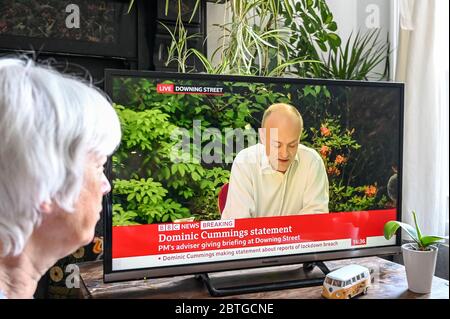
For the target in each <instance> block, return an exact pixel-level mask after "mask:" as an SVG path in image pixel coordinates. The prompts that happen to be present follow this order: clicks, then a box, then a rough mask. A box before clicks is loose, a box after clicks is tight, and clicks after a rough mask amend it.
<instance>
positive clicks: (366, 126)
mask: <svg viewBox="0 0 450 319" xmlns="http://www.w3.org/2000/svg"><path fill="white" fill-rule="evenodd" d="M105 80H106V82H105V85H106V87H105V88H106V92H107V94H108V95H109V96H110V97H111V99H112V101H113V102H114V105H115V108H116V110H117V112H118V114H119V117H120V119H121V123H122V129H123V140H122V143H121V145H120V147H119V149H118V150H117V152H116V153H115V154H114V155H113V156H112V158H111V159H110V161H109V165H108V169H107V171H108V178H109V179H110V180H111V182H112V186H113V189H112V192H111V193H110V194H109V195H108V196H107V198H106V200H105V204H104V212H105V217H104V221H105V246H104V247H105V255H104V280H105V281H106V282H112V281H122V280H132V279H141V278H154V277H164V276H173V275H182V274H203V275H202V276H203V277H202V278H204V279H205V278H206V279H208V277H207V274H208V273H216V272H221V271H231V270H238V269H240V270H242V269H249V268H259V267H268V266H277V265H293V264H299V263H307V265H309V266H311V265H314V263H317V262H323V261H326V260H334V259H343V258H353V257H363V256H374V255H390V254H396V253H398V252H399V251H400V242H401V241H400V236H396V237H393V238H392V239H391V240H386V239H385V238H384V237H383V226H384V224H385V222H387V221H389V220H400V219H401V198H402V196H401V189H402V188H401V181H402V138H403V90H404V86H403V84H401V83H391V82H389V83H388V82H363V81H341V80H339V81H338V80H319V79H314V80H313V79H292V78H271V77H247V76H222V75H206V74H180V73H163V72H151V71H123V70H122V71H119V70H106V77H105ZM276 103H284V104H289V105H292V106H294V108H295V109H297V110H298V111H299V113H300V114H301V117H302V119H303V131H302V133H301V138H300V145H297V144H298V143H297V142H295V143H294V144H292V145H287V146H286V147H293V148H296V147H297V146H298V148H297V151H296V153H295V154H299V155H298V157H297V155H295V156H294V155H293V156H294V157H295V158H294V159H293V160H292V161H291V162H290V164H289V168H288V169H287V170H286V171H285V172H284V173H280V172H278V171H277V170H276V169H274V168H273V167H270V165H272V164H271V163H272V162H270V161H267V160H268V159H269V157H267V154H269V153H267V152H270V151H267V148H264V146H263V143H264V140H262V139H260V137H261V136H262V135H261V134H263V133H262V132H263V131H262V130H260V128H261V126H262V117H263V114H264V111H265V110H266V108H267V107H269V106H270V105H272V104H276ZM289 110H290V111H292V112H291V115H292V116H294V117H296V116H297V115H296V113H295V112H294V111H293V110H292V109H289ZM268 119H269V117H267V121H268ZM267 123H268V122H267ZM288 133H289V132H288ZM271 143H272V142H270V143H269V142H267V143H266V144H265V145H269V144H270V145H272V144H271ZM280 145H281V144H280ZM271 147H272V146H270V147H269V149H272V148H271ZM276 147H279V145H278V146H276ZM283 147H284V146H283ZM280 149H281V148H280ZM249 150H251V152H253V153H251V152H250V151H249ZM300 150H301V151H300ZM245 152H247V153H246V154H250V153H251V154H259V155H258V156H259V157H257V156H256V155H255V156H256V157H255V159H256V160H255V163H256V164H255V165H256V166H255V165H254V166H251V167H250V166H248V167H247V166H246V167H247V168H248V169H249V170H251V169H256V170H254V171H249V172H244V173H242V172H237V171H238V170H237V168H235V169H234V171H233V167H234V165H235V161H236V162H237V158H240V159H241V160H242V158H250V157H251V156H250V157H244V156H243V155H241V156H237V155H238V154H244V153H245ZM249 152H250V153H249ZM255 152H256V153H255ZM258 152H259V153H258ZM305 152H306V153H305ZM308 154H309V155H308ZM236 156H237V157H236ZM283 156H284V155H283ZM313 159H314V163H315V164H314V165H317V169H316V171H315V172H320V173H317V174H321V177H320V178H319V179H317V178H315V177H314V176H313V177H311V176H312V175H314V174H316V173H311V172H312V170H311V172H310V171H309V170H310V167H313V166H311V165H313V164H311V163H313V162H310V161H312V160H313ZM282 160H284V159H282ZM296 161H297V163H296ZM264 164H269V165H268V166H267V165H266V166H264ZM237 165H238V164H236V167H237ZM258 165H259V166H258ZM293 165H296V166H293ZM293 167H295V168H293ZM241 168H242V166H241ZM247 168H246V169H247ZM262 168H264V170H263V169H262ZM259 169H261V171H259ZM266 169H268V170H266ZM239 174H241V175H239ZM242 174H244V175H242ZM261 174H267V175H264V178H269V179H265V180H264V181H262V182H261V183H262V184H261V185H258V183H260V181H259V182H258V177H257V176H263V175H261ZM318 180H320V181H318ZM272 182H273V185H272V184H270V183H272ZM278 182H279V183H278ZM277 183H278V184H277ZM317 183H321V184H320V186H318V185H319V184H317ZM244 184H245V185H244ZM269 184H270V185H269ZM224 185H225V186H224ZM243 185H244V186H243ZM305 185H306V186H305ZM313 188H317V189H320V191H317V192H318V193H320V194H319V195H317V194H316V195H311V189H313ZM308 192H309V194H308ZM317 192H316V193H317ZM231 194H233V195H231ZM314 196H319V197H321V198H322V200H324V198H325V202H323V201H322V204H321V205H322V206H321V207H320V208H317V207H316V208H313V206H311V205H310V206H308V205H309V204H308V199H307V197H308V198H310V197H314ZM249 198H250V199H251V200H249ZM230 201H235V202H239V203H240V204H241V206H239V205H238V206H236V205H233V204H232V203H230ZM249 201H251V203H250V204H245V203H248V202H249ZM244 202H245V203H244ZM288 202H289V203H288ZM243 203H244V204H243ZM273 203H276V204H275V206H277V205H278V206H277V208H276V209H273V207H272V208H270V209H269V208H267V207H271V206H270V205H272V204H273ZM242 205H244V206H245V205H249V206H252V207H250V208H248V210H247V209H246V208H245V207H244V208H242V207H243V206H242ZM264 205H266V206H264ZM267 205H269V206H267ZM236 207H240V208H236ZM302 207H303V208H302ZM258 210H260V211H258ZM244 211H245V212H244ZM225 212H226V214H225V218H224V215H223V214H224V213H225ZM241 213H242V214H241ZM240 214H241V215H240ZM230 216H231V217H230ZM319 265H322V266H323V263H319ZM321 269H322V268H321ZM205 274H206V275H205ZM205 276H206V277H205Z"/></svg>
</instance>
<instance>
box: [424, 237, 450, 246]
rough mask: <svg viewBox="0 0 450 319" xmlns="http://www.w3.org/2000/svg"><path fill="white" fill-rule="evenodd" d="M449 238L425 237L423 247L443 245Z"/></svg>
mask: <svg viewBox="0 0 450 319" xmlns="http://www.w3.org/2000/svg"><path fill="white" fill-rule="evenodd" d="M447 238H448V237H441V236H434V235H431V236H423V237H422V240H421V242H422V246H423V247H427V246H430V245H433V244H436V243H441V242H443V241H444V240H445V239H447Z"/></svg>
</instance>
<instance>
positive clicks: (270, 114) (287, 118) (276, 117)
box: [261, 103, 303, 134]
mask: <svg viewBox="0 0 450 319" xmlns="http://www.w3.org/2000/svg"><path fill="white" fill-rule="evenodd" d="M269 118H272V119H271V122H274V121H275V122H278V121H280V120H281V121H284V122H291V123H293V124H294V125H295V124H297V125H298V126H299V128H300V134H301V132H302V130H303V119H302V116H301V115H300V112H299V111H298V110H297V108H295V107H294V106H292V105H290V104H286V103H276V104H272V105H271V106H269V107H268V108H267V109H266V110H265V111H264V115H263V118H262V124H261V126H262V127H266V122H267V121H268V120H269Z"/></svg>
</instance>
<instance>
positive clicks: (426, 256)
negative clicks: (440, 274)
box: [402, 243, 438, 294]
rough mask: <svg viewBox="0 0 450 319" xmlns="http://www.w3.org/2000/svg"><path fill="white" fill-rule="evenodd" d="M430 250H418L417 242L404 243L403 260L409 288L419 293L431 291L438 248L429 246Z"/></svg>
mask: <svg viewBox="0 0 450 319" xmlns="http://www.w3.org/2000/svg"><path fill="white" fill-rule="evenodd" d="M428 248H429V250H425V251H422V250H417V244H415V243H408V244H404V245H402V253H403V262H404V263H405V268H406V278H407V280H408V289H409V290H411V291H412V292H415V293H419V294H427V293H430V292H431V284H432V282H433V276H434V271H435V269H436V258H437V252H438V249H437V247H436V246H433V245H432V246H429V247H428Z"/></svg>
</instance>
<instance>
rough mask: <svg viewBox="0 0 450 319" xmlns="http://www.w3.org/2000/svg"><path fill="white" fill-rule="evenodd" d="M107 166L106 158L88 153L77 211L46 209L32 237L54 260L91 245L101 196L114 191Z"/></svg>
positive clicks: (53, 204)
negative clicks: (109, 180)
mask: <svg viewBox="0 0 450 319" xmlns="http://www.w3.org/2000/svg"><path fill="white" fill-rule="evenodd" d="M105 163H106V156H103V157H99V156H96V155H94V154H88V156H87V157H86V162H85V168H84V175H83V183H82V186H81V191H80V196H79V197H78V200H77V201H76V202H75V211H74V212H72V213H69V212H66V211H64V210H63V209H61V208H60V207H59V206H58V205H56V204H55V203H52V204H51V205H50V206H48V208H44V209H43V212H44V214H43V219H42V223H41V225H40V226H39V227H38V228H37V229H35V231H34V233H33V237H34V239H35V241H36V242H38V245H39V246H40V248H42V249H44V248H45V250H46V251H50V252H51V253H52V254H53V257H54V258H58V259H59V258H62V257H64V256H67V255H68V254H71V253H73V252H74V251H75V250H77V249H78V248H79V247H81V246H84V245H87V244H89V243H90V242H92V240H93V238H94V234H95V225H96V224H97V222H98V221H99V219H100V213H101V211H102V197H103V195H105V194H107V193H108V192H109V191H110V190H111V185H110V184H109V182H108V180H107V178H106V176H105V175H104V173H103V165H104V164H105ZM43 207H44V206H43Z"/></svg>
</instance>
